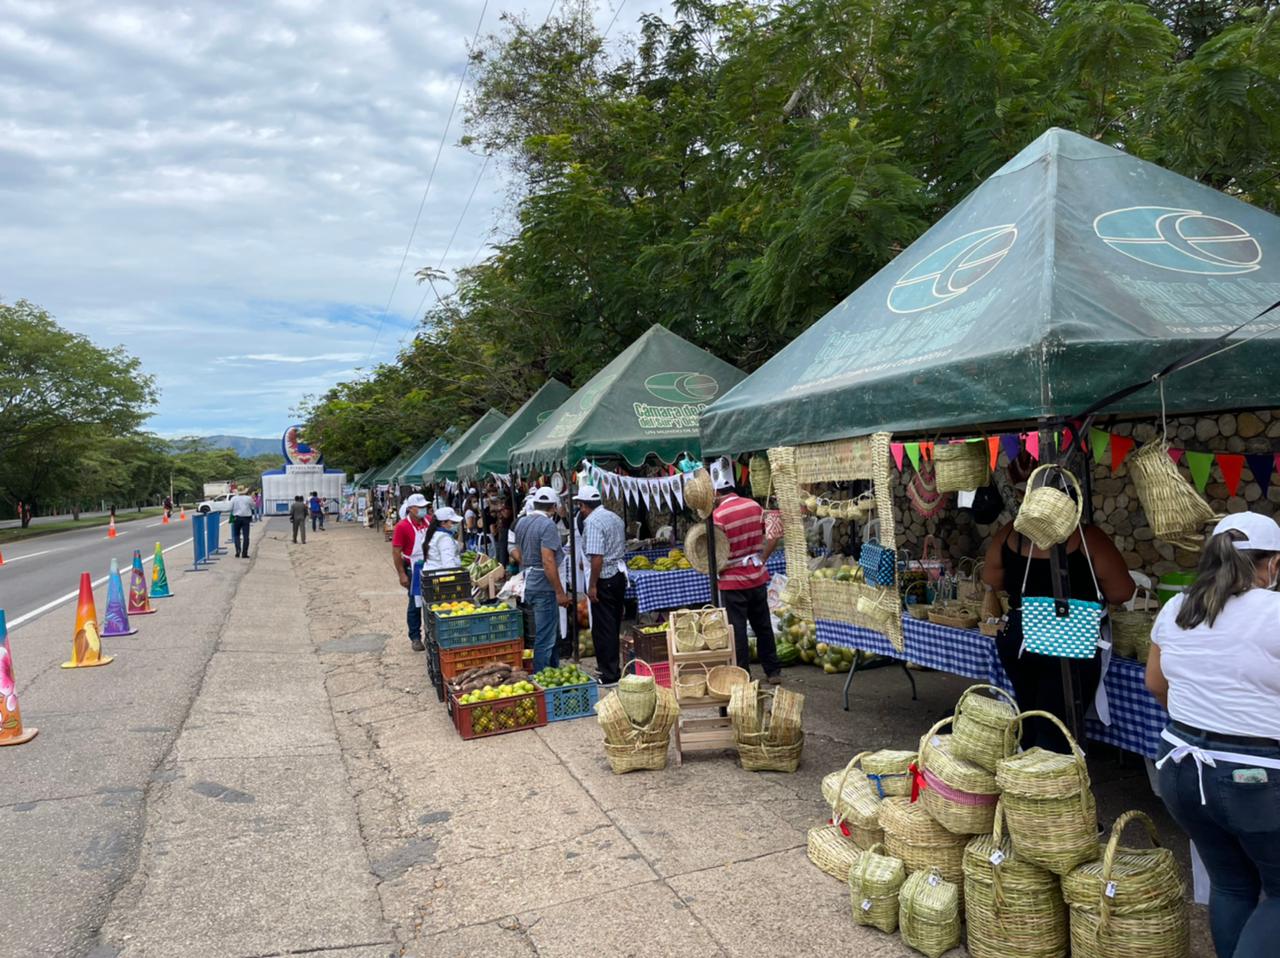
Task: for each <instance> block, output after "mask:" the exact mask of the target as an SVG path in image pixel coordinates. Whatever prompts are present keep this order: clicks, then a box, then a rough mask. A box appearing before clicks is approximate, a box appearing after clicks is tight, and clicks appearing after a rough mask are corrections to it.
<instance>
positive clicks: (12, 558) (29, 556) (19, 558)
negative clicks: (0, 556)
mask: <svg viewBox="0 0 1280 958" xmlns="http://www.w3.org/2000/svg"><path fill="white" fill-rule="evenodd" d="M57 551H59V550H57V549H45V550H43V551H41V552H28V553H27V554H26V555H24V556H10V557H9V558H7V559H5V560H4V564H5V565H9V564H10V563H11V562H21V561H22V560H23V559H34V558H35V557H36V556H47V555H48V554H49V553H50V552H57Z"/></svg>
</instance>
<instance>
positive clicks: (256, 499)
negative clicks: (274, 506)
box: [253, 489, 262, 522]
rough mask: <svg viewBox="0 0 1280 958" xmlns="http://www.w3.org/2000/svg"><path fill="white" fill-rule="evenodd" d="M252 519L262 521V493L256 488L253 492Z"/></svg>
mask: <svg viewBox="0 0 1280 958" xmlns="http://www.w3.org/2000/svg"><path fill="white" fill-rule="evenodd" d="M253 521H254V522H261V521H262V493H260V492H258V491H257V490H256V489H255V490H254V492H253Z"/></svg>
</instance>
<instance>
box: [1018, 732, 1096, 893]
mask: <svg viewBox="0 0 1280 958" xmlns="http://www.w3.org/2000/svg"><path fill="white" fill-rule="evenodd" d="M1032 717H1036V718H1046V719H1048V720H1049V721H1051V722H1052V723H1053V724H1054V725H1056V726H1057V727H1058V730H1059V731H1061V732H1062V734H1063V736H1064V737H1065V738H1066V740H1067V744H1068V745H1069V746H1070V749H1071V753H1070V754H1069V755H1063V754H1061V753H1059V752H1050V751H1047V750H1045V749H1042V748H1038V747H1037V748H1031V749H1028V750H1027V751H1025V752H1020V753H1019V754H1017V755H1013V756H1011V757H1009V758H1006V759H1001V761H1000V764H999V765H997V766H996V784H997V785H999V786H1000V789H1001V793H1002V795H1003V799H1004V814H1005V821H1006V824H1007V825H1008V827H1009V837H1010V839H1011V840H1012V841H1013V848H1014V850H1015V851H1016V852H1017V853H1018V857H1019V858H1022V859H1024V860H1026V861H1029V862H1033V863H1035V864H1037V865H1039V866H1041V867H1042V868H1047V869H1048V870H1049V871H1051V872H1054V873H1055V874H1057V875H1065V874H1067V873H1068V872H1070V871H1071V870H1072V869H1073V868H1075V867H1076V866H1077V865H1083V864H1084V863H1085V862H1090V861H1093V860H1095V859H1096V858H1097V857H1098V815H1097V808H1096V805H1095V804H1094V799H1093V791H1092V789H1091V788H1090V782H1089V769H1088V766H1086V765H1085V760H1084V751H1083V750H1082V749H1081V748H1080V746H1079V745H1078V744H1077V743H1076V740H1075V739H1074V738H1073V737H1072V736H1071V733H1070V732H1069V731H1067V727H1066V726H1065V725H1063V724H1062V722H1061V721H1060V720H1059V719H1058V717H1057V716H1056V715H1052V714H1050V713H1049V712H1041V711H1030V712H1021V713H1019V715H1018V718H1019V720H1022V719H1027V718H1032ZM1009 735H1010V739H1012V738H1013V726H1010V733H1009Z"/></svg>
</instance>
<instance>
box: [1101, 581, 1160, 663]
mask: <svg viewBox="0 0 1280 958" xmlns="http://www.w3.org/2000/svg"><path fill="white" fill-rule="evenodd" d="M1138 591H1139V592H1145V593H1146V595H1145V596H1144V597H1143V598H1142V599H1137V598H1135V601H1134V608H1133V609H1112V610H1111V650H1112V651H1113V652H1114V653H1115V654H1116V655H1122V656H1124V657H1125V658H1127V659H1137V660H1138V661H1139V662H1142V663H1145V662H1146V661H1147V656H1148V654H1149V653H1150V652H1151V628H1152V626H1154V625H1155V624H1156V614H1157V610H1153V609H1152V608H1151V606H1152V604H1153V599H1152V597H1151V591H1150V590H1149V589H1146V588H1144V587H1143V586H1139V587H1138ZM1139 603H1141V606H1142V607H1141V608H1138V605H1139Z"/></svg>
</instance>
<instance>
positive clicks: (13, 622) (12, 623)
mask: <svg viewBox="0 0 1280 958" xmlns="http://www.w3.org/2000/svg"><path fill="white" fill-rule="evenodd" d="M190 541H191V540H190V539H183V540H182V541H181V542H179V543H178V544H177V545H172V546H169V548H167V549H162V550H161V552H172V551H173V550H174V549H177V548H178V547H179V546H185V545H186V544H187V543H188V542H190ZM50 551H52V550H50ZM152 564H153V565H154V557H153V561H152ZM143 565H144V566H145V565H146V561H145V560H144V562H143ZM121 575H123V572H122V573H121ZM110 578H111V576H110V574H108V575H104V576H103V577H102V578H101V579H94V580H93V581H92V582H90V583H89V585H90V586H91V587H92V588H94V589H96V588H97V587H98V586H100V585H102V583H104V582H106V581H107V580H108V579H110ZM79 595H80V589H79V588H77V589H76V590H75V591H74V592H68V593H67V594H66V595H64V596H62V597H60V598H57V599H54V600H53V601H52V602H46V603H45V604H44V605H42V606H40V608H38V609H32V610H31V611H30V612H26V613H23V614H22V615H20V616H18V617H17V618H16V619H10V620H9V628H10V629H16V628H17V627H18V626H20V625H22V623H23V622H27V621H30V620H31V619H34V618H36V617H37V616H40V615H44V614H45V613H46V612H48V611H49V610H50V609H55V608H57V607H58V606H59V605H61V604H62V603H63V602H66V601H68V600H70V599H74V598H77V597H78V596H79Z"/></svg>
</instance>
